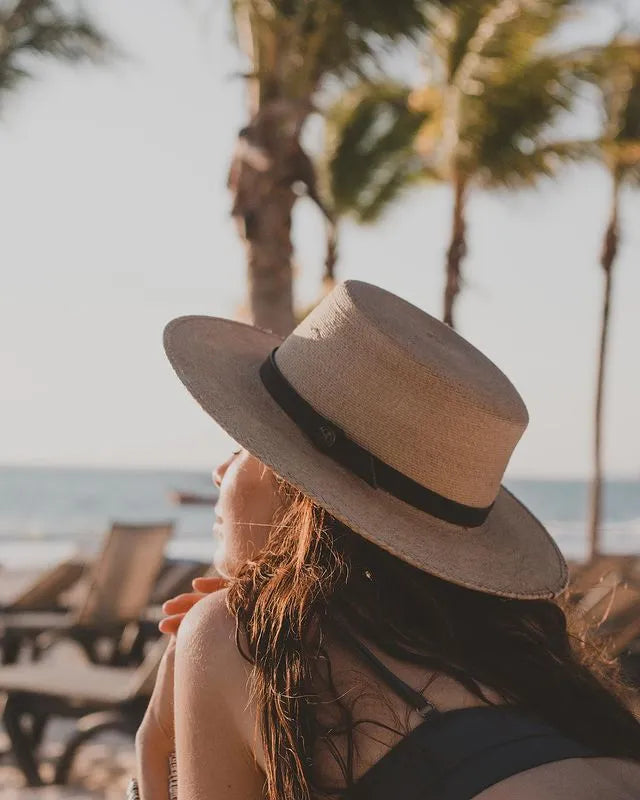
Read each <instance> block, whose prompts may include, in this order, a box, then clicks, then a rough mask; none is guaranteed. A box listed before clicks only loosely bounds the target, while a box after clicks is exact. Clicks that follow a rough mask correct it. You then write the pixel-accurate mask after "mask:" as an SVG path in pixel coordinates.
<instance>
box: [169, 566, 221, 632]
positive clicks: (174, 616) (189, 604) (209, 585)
mask: <svg viewBox="0 0 640 800" xmlns="http://www.w3.org/2000/svg"><path fill="white" fill-rule="evenodd" d="M226 585H227V581H226V580H225V579H224V578H196V579H195V580H194V581H193V582H192V586H193V588H194V591H193V592H187V593H185V594H179V595H178V596H177V597H172V598H171V600H167V602H166V603H164V605H163V606H162V610H163V611H164V613H165V614H166V615H167V616H166V617H165V618H164V619H163V620H162V621H161V622H160V624H159V626H158V627H159V628H160V630H161V631H162V633H169V634H176V633H177V631H178V628H179V627H180V623H181V622H182V620H183V619H184V616H185V614H186V613H187V611H189V609H190V608H193V606H195V604H196V603H197V602H199V601H200V600H202V598H203V597H205V596H206V595H208V594H211V593H212V592H217V591H219V590H220V589H224V587H225V586H226Z"/></svg>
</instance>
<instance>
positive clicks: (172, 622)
mask: <svg viewBox="0 0 640 800" xmlns="http://www.w3.org/2000/svg"><path fill="white" fill-rule="evenodd" d="M185 616H186V612H185V614H172V615H171V616H170V617H165V618H164V619H163V620H160V622H159V623H158V628H159V629H160V631H161V632H162V633H177V632H178V628H179V627H180V623H181V622H182V620H183V619H184V618H185Z"/></svg>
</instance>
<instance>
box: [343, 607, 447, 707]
mask: <svg viewBox="0 0 640 800" xmlns="http://www.w3.org/2000/svg"><path fill="white" fill-rule="evenodd" d="M331 619H332V622H333V623H334V624H335V627H336V629H337V631H338V632H339V633H340V634H341V635H342V637H343V638H344V639H346V640H347V641H348V643H349V644H351V645H353V647H355V649H356V650H358V652H359V653H360V655H361V656H362V657H363V658H364V659H365V661H366V662H367V663H368V664H369V666H370V667H372V669H373V670H374V672H377V673H378V675H379V676H380V678H382V680H383V681H384V682H385V683H386V684H387V685H388V686H389V688H390V689H392V690H393V691H394V692H395V693H396V694H397V695H398V697H400V698H402V700H404V701H405V703H407V704H408V705H410V706H412V708H415V710H416V711H417V712H418V713H419V714H421V715H422V716H423V717H426V716H427V714H433V713H435V712H436V711H437V709H436V708H435V706H434V705H432V704H431V703H430V702H429V701H428V700H427V698H426V697H425V696H424V695H422V694H420V692H418V691H416V690H415V689H413V688H411V686H409V684H408V683H405V682H404V681H403V680H401V679H400V678H399V677H398V676H397V675H395V674H394V673H393V672H391V670H390V669H389V668H388V667H387V666H385V665H384V664H383V663H382V661H380V659H379V658H378V657H377V656H374V654H373V653H372V652H371V650H369V648H368V647H367V646H366V645H365V644H364V643H363V642H362V641H360V639H359V638H358V637H357V636H356V635H355V634H354V633H353V631H352V630H351V629H350V628H349V626H348V625H346V623H345V622H344V621H342V620H341V619H338V618H337V616H336V615H334V616H332V617H331Z"/></svg>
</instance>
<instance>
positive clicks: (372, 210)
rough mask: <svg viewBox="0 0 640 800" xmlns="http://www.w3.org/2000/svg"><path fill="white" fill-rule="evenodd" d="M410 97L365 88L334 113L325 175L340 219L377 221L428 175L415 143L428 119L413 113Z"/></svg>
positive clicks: (400, 91) (395, 90)
mask: <svg viewBox="0 0 640 800" xmlns="http://www.w3.org/2000/svg"><path fill="white" fill-rule="evenodd" d="M408 95H409V90H408V89H407V88H406V87H402V86H396V85H392V84H382V85H365V86H361V87H358V88H356V89H354V90H352V91H351V92H349V93H347V94H345V95H344V96H343V97H342V98H341V100H340V101H339V102H338V103H337V104H335V105H334V107H333V108H332V109H331V110H330V111H329V113H328V115H327V146H326V155H325V164H324V174H325V182H326V183H327V184H328V186H329V194H330V196H331V197H332V198H333V205H334V210H335V212H336V213H337V214H345V213H352V214H354V215H355V216H356V217H357V218H358V219H359V220H361V221H368V222H370V221H373V220H374V219H376V218H377V217H378V216H379V215H380V214H381V213H382V211H383V210H384V208H385V207H386V205H387V204H388V203H389V202H391V200H392V199H395V197H397V196H398V194H399V193H400V192H401V191H403V190H404V189H405V188H407V187H408V186H410V185H412V184H413V183H415V182H416V180H418V179H419V178H420V177H421V176H425V175H426V172H425V169H424V165H423V163H422V161H421V159H420V157H419V156H418V154H417V153H416V151H415V148H414V140H415V137H416V134H417V132H418V131H419V129H420V128H421V126H422V125H423V124H424V121H425V119H426V116H427V115H426V114H425V113H424V112H416V111H412V110H411V109H410V108H409V106H408V103H407V100H408Z"/></svg>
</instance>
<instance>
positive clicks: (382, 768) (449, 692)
mask: <svg viewBox="0 0 640 800" xmlns="http://www.w3.org/2000/svg"><path fill="white" fill-rule="evenodd" d="M325 644H326V651H327V654H328V656H329V658H330V660H331V665H332V678H333V682H334V686H335V689H336V692H337V696H339V697H341V698H343V699H344V700H345V701H346V702H347V705H351V706H352V711H353V718H354V722H356V723H358V724H357V725H356V727H355V729H354V732H353V738H354V761H353V772H354V777H355V779H356V786H358V781H361V782H362V780H363V776H364V775H365V774H366V773H367V771H368V770H370V769H371V768H372V767H373V765H374V764H376V763H377V762H379V764H378V766H377V767H376V773H377V774H376V779H375V781H373V782H372V783H371V784H370V785H371V786H372V787H376V790H377V789H378V786H380V797H383V796H389V794H388V792H385V791H384V788H383V787H382V786H381V784H382V782H384V783H385V786H386V782H387V781H389V786H393V789H394V790H395V791H397V792H398V793H399V794H401V795H402V797H403V798H406V797H407V796H408V795H407V794H406V791H405V789H404V788H403V785H404V786H409V785H411V786H413V785H415V780H414V778H413V776H412V774H411V771H410V770H408V769H406V763H407V760H408V761H409V762H410V761H411V758H410V757H409V759H403V765H404V766H405V768H404V769H403V771H402V773H400V772H399V771H398V770H397V768H396V765H395V764H393V763H392V759H389V757H388V754H389V753H390V749H391V748H394V747H397V746H398V745H399V744H400V742H401V741H402V740H403V738H404V736H406V734H407V733H408V732H409V731H412V730H414V729H415V728H417V727H418V726H420V725H423V724H424V723H425V717H424V716H422V715H421V714H419V713H418V712H417V711H415V710H414V709H412V708H411V707H410V706H409V705H408V704H407V703H406V702H405V701H404V700H402V699H401V698H400V697H399V696H398V695H397V693H396V692H395V691H393V690H392V689H390V688H389V686H388V685H387V683H386V681H384V680H382V679H381V676H380V674H379V671H378V670H375V669H374V668H373V667H372V666H370V665H369V664H368V663H366V661H365V660H363V658H362V655H361V654H360V653H358V652H356V651H354V649H353V648H352V647H350V646H348V645H345V644H344V643H343V642H342V641H339V640H338V639H336V638H333V639H328V640H327V641H326V642H325ZM367 647H368V649H369V650H370V651H372V652H373V653H374V655H375V656H376V657H377V658H378V659H379V660H380V661H381V662H382V663H383V664H384V665H385V666H386V667H387V668H388V669H389V670H391V671H392V672H393V673H394V674H395V675H396V676H397V677H398V678H400V679H401V680H402V681H403V682H404V683H406V684H408V685H409V686H412V687H423V686H425V685H427V684H428V687H427V688H426V690H425V692H424V695H425V696H426V697H427V698H428V700H429V701H430V702H431V703H432V704H433V705H434V706H435V707H436V708H437V709H438V710H439V711H440V712H446V711H451V710H454V709H464V708H477V707H479V706H481V705H483V704H482V702H481V701H480V700H479V698H478V697H476V696H475V695H474V694H473V693H472V692H470V691H469V690H467V689H465V687H464V686H462V685H461V684H460V683H458V682H457V681H455V680H454V679H453V678H451V677H449V676H446V675H442V674H439V675H437V676H436V677H434V675H433V673H428V672H426V671H425V670H424V668H420V667H416V666H414V665H412V664H409V663H407V662H406V661H399V660H397V659H394V658H392V657H390V656H389V655H387V654H385V653H382V652H381V651H380V650H379V649H377V648H375V646H373V645H372V644H371V643H370V642H368V643H367ZM483 689H484V691H485V694H486V696H487V697H488V699H490V700H491V701H493V702H499V697H498V696H497V695H496V694H495V693H494V692H491V691H490V690H489V689H487V688H486V687H483ZM321 699H323V700H326V701H327V703H326V705H325V704H324V703H322V702H321V703H320V704H319V706H318V708H319V709H322V711H321V712H320V713H319V715H318V717H319V720H320V721H321V723H322V724H323V726H326V727H331V726H332V725H335V726H340V725H341V724H344V720H343V719H342V718H341V716H340V714H339V713H338V711H337V708H336V706H335V703H334V704H331V702H330V697H329V694H327V695H326V696H325V697H323V698H321ZM416 738H417V737H416ZM332 741H333V744H334V745H336V747H337V748H338V752H339V753H340V756H341V758H343V759H344V760H345V762H346V759H347V748H346V738H345V737H344V736H343V737H332ZM405 746H406V743H405ZM415 751H416V752H415V757H416V758H420V755H421V754H420V751H419V746H417V747H416V748H415ZM382 759H384V761H383V760H382ZM385 762H388V765H389V766H388V768H387V767H386V763H385ZM315 770H316V774H317V777H318V779H319V780H320V782H322V783H324V782H328V783H329V784H330V785H331V784H333V785H335V784H338V785H340V783H341V773H340V769H339V767H338V765H337V763H336V759H335V757H334V756H333V755H332V754H331V752H330V748H328V747H320V749H319V752H318V755H317V757H316V759H315ZM360 785H362V783H361V784H360ZM422 791H423V794H422V795H421V796H423V797H424V796H425V794H424V789H422ZM475 797H476V798H478V800H515V799H516V798H517V800H540V798H541V797H544V798H545V800H555V798H558V800H560V799H561V798H562V800H571V798H576V800H595V799H596V798H598V800H602V798H605V797H606V798H607V799H608V800H631V798H634V800H637V798H639V797H640V764H638V763H636V762H632V761H626V760H622V759H613V758H568V759H563V760H561V761H556V762H553V763H548V764H542V765H541V766H537V767H535V768H533V769H529V770H526V771H524V772H520V773H518V774H515V775H512V776H511V777H508V778H506V779H505V780H502V781H501V782H500V783H497V784H495V785H493V786H491V787H489V788H487V789H485V790H484V791H481V792H480V793H479V794H477V795H475ZM371 800H374V799H373V798H371ZM376 800H377V797H376Z"/></svg>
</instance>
